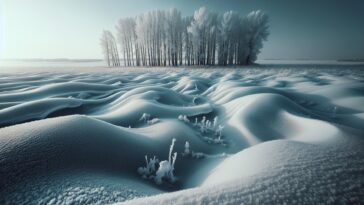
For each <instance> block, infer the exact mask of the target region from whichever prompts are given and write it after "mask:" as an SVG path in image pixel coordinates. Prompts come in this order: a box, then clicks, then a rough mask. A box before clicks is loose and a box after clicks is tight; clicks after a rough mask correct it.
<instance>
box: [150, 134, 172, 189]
mask: <svg viewBox="0 0 364 205" xmlns="http://www.w3.org/2000/svg"><path fill="white" fill-rule="evenodd" d="M175 142H176V139H175V138H173V140H172V144H171V146H170V148H169V155H168V161H167V160H164V161H161V162H160V163H159V168H158V170H157V172H156V176H155V178H154V181H155V182H156V183H157V184H162V183H163V180H165V181H169V182H170V183H174V182H175V181H176V180H177V179H176V177H175V176H174V174H173V171H174V164H175V162H176V159H177V152H175V153H173V156H172V152H173V147H174V143H175Z"/></svg>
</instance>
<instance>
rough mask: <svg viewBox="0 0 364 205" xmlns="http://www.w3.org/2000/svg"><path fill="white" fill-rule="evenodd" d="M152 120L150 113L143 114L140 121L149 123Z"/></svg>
mask: <svg viewBox="0 0 364 205" xmlns="http://www.w3.org/2000/svg"><path fill="white" fill-rule="evenodd" d="M149 118H150V114H148V113H143V115H142V117H141V118H140V119H139V121H144V122H147V121H148V120H149Z"/></svg>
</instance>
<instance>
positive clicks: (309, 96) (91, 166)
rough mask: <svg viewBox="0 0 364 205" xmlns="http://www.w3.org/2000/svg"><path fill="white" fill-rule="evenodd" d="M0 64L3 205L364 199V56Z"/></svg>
mask: <svg viewBox="0 0 364 205" xmlns="http://www.w3.org/2000/svg"><path fill="white" fill-rule="evenodd" d="M75 70H77V71H75ZM1 71H3V72H2V74H0V127H1V128H0V204H111V203H121V204H124V203H125V204H242V203H244V204H361V203H363V201H364V66H363V65H310V64H307V65H296V66H295V65H263V66H252V67H246V68H233V69H232V68H220V69H219V68H216V67H212V68H207V69H201V68H189V69H185V68H119V69H106V68H105V69H100V68H96V67H93V68H82V69H81V68H79V69H72V68H68V69H51V70H47V69H33V70H27V71H26V72H24V69H13V68H9V69H7V70H6V69H3V70H1ZM45 71H46V72H45ZM174 139H175V140H174ZM174 153H176V154H174ZM146 155H147V161H148V165H147V164H146V159H145V156H146ZM154 156H155V157H156V158H157V159H159V162H160V163H158V162H155V163H154V158H153V157H154ZM169 158H170V159H169ZM163 160H167V161H163ZM162 161H163V162H164V164H163V163H162ZM172 161H174V162H173V163H172ZM159 165H161V166H159ZM171 165H173V166H172V167H171ZM161 167H162V168H163V169H161ZM167 168H169V170H168V169H167ZM163 170H164V171H166V170H167V172H168V171H169V172H168V173H169V175H168V174H167V175H163V173H167V172H163ZM171 174H172V175H171ZM145 197H147V198H145Z"/></svg>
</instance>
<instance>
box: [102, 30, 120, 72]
mask: <svg viewBox="0 0 364 205" xmlns="http://www.w3.org/2000/svg"><path fill="white" fill-rule="evenodd" d="M100 41H101V42H100V44H101V48H102V52H103V54H104V59H105V62H106V63H107V66H109V67H111V66H120V60H119V52H118V48H117V45H116V41H115V37H114V35H113V34H112V33H111V32H110V31H108V30H104V31H103V32H102V36H101V39H100Z"/></svg>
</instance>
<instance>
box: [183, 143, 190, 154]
mask: <svg viewBox="0 0 364 205" xmlns="http://www.w3.org/2000/svg"><path fill="white" fill-rule="evenodd" d="M184 154H185V155H188V154H190V143H189V142H188V141H186V143H185V152H184Z"/></svg>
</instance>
